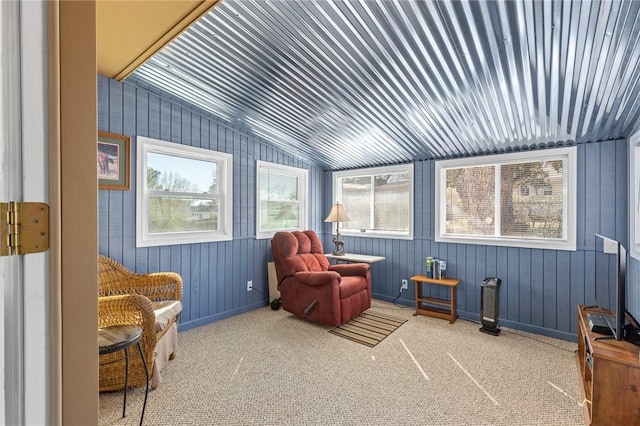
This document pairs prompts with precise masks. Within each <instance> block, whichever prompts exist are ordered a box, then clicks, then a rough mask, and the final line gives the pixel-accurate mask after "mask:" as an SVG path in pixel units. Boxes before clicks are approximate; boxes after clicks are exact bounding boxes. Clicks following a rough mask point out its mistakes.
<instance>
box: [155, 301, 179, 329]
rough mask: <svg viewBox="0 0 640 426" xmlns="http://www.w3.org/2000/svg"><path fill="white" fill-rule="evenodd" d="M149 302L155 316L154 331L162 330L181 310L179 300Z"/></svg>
mask: <svg viewBox="0 0 640 426" xmlns="http://www.w3.org/2000/svg"><path fill="white" fill-rule="evenodd" d="M151 304H152V305H153V313H154V314H155V316H156V332H158V331H161V330H163V329H164V328H165V327H166V326H167V324H169V321H171V320H172V319H173V318H174V317H175V316H177V315H178V314H179V313H180V312H182V303H181V302H180V301H179V300H161V301H159V302H151Z"/></svg>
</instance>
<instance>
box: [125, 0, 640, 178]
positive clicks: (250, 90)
mask: <svg viewBox="0 0 640 426" xmlns="http://www.w3.org/2000/svg"><path fill="white" fill-rule="evenodd" d="M639 44H640V2H636V1H607V2H601V1H585V2H578V1H415V0H400V1H394V0H379V1H325V0H319V1H269V2H265V1H249V0H242V1H235V0H224V1H222V2H221V3H220V4H218V5H217V6H216V7H215V8H213V9H212V10H211V11H209V12H208V13H206V14H204V15H203V16H202V17H201V18H200V19H198V20H197V21H196V22H195V23H194V24H193V25H191V26H190V27H189V28H188V29H187V30H185V31H184V32H183V33H182V34H180V35H179V36H178V37H176V38H175V39H173V40H172V41H171V42H169V43H168V44H166V45H165V47H164V48H162V49H161V50H159V51H158V52H157V53H156V54H155V55H153V56H152V57H151V58H150V59H148V60H147V61H146V62H144V64H142V65H141V66H140V67H139V68H138V69H137V70H135V71H134V72H133V73H132V74H131V76H130V77H129V78H130V79H131V80H132V81H133V82H134V83H135V84H137V85H140V86H143V87H147V88H150V89H151V90H154V89H158V90H162V91H165V92H169V93H170V94H172V95H175V96H177V97H179V98H182V99H184V100H185V101H188V102H190V103H192V104H195V105H197V106H199V107H201V108H203V109H205V110H207V111H209V112H211V113H213V114H215V115H216V116H219V117H221V118H223V119H225V120H228V121H229V122H231V123H233V124H234V126H237V127H240V128H242V129H245V130H246V131H247V132H249V133H250V134H253V135H256V136H259V137H261V138H262V139H264V140H266V141H268V142H270V143H272V144H273V145H275V146H278V147H280V148H282V149H284V150H286V151H287V152H289V153H291V154H293V155H296V156H298V157H300V158H303V159H306V160H308V161H309V162H311V163H314V164H318V165H320V166H321V167H323V168H325V169H331V170H339V169H346V168H356V167H364V166H373V165H382V164H393V163H401V162H408V161H415V160H423V159H433V158H435V159H441V158H452V157H459V156H469V155H476V154H485V153H495V152H503V151H511V150H519V149H528V148H531V147H538V146H555V145H564V144H575V143H581V142H588V141H598V140H605V139H617V138H627V137H629V136H631V135H632V134H634V133H635V132H637V131H638V130H640V101H639V100H638V97H639V95H640V45H639Z"/></svg>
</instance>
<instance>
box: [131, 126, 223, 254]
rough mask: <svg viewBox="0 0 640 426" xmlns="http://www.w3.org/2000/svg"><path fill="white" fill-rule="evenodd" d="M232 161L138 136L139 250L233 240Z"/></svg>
mask: <svg viewBox="0 0 640 426" xmlns="http://www.w3.org/2000/svg"><path fill="white" fill-rule="evenodd" d="M231 167H232V156H231V155H229V154H225V153H220V152H215V151H210V150H206V149H201V148H195V147H191V146H186V145H179V144H173V143H168V142H163V141H159V140H155V139H150V138H146V137H142V136H139V137H138V184H137V215H136V222H137V231H136V243H137V246H138V247H147V246H157V245H169V244H187V243H199V242H207V241H222V240H230V239H231V238H232V222H231V220H232V214H231V207H232V205H233V203H232V198H231V197H232V191H231V188H232V182H231V181H232V176H233V175H232V169H231Z"/></svg>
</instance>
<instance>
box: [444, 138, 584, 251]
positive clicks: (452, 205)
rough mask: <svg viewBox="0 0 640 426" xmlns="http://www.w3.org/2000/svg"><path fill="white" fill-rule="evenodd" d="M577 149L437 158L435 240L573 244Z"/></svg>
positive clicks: (564, 246) (568, 247) (572, 246)
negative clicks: (448, 158) (454, 158)
mask: <svg viewBox="0 0 640 426" xmlns="http://www.w3.org/2000/svg"><path fill="white" fill-rule="evenodd" d="M575 152H576V149H575V147H572V148H560V149H553V150H544V151H535V152H523V153H513V154H503V155H494V156H487V157H474V158H464V159H457V160H446V161H438V162H437V163H436V240H437V241H446V242H462V243H473V244H496V245H507V246H521V247H539V248H556V249H565V250H575V226H576V225H575V203H576V202H575V199H576V198H575V197H576V195H575V186H576V183H575V182H576V166H575V162H576V159H575V158H576V154H575Z"/></svg>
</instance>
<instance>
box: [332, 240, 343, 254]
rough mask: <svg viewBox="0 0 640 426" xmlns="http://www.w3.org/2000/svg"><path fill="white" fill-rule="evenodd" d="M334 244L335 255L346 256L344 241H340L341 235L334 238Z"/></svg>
mask: <svg viewBox="0 0 640 426" xmlns="http://www.w3.org/2000/svg"><path fill="white" fill-rule="evenodd" d="M333 244H334V245H335V249H334V250H333V255H334V256H344V241H342V240H341V239H340V236H339V235H337V236H335V237H333Z"/></svg>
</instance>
